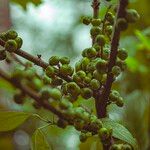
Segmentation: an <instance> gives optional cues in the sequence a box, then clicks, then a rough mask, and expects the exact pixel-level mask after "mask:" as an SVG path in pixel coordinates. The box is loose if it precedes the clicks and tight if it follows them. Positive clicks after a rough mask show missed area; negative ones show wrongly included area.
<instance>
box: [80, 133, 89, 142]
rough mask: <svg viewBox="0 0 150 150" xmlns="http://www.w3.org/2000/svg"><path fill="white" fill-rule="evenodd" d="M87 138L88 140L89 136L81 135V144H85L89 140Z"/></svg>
mask: <svg viewBox="0 0 150 150" xmlns="http://www.w3.org/2000/svg"><path fill="white" fill-rule="evenodd" d="M87 138H88V137H87V135H86V134H85V133H81V134H80V141H81V142H85V141H86V140H87Z"/></svg>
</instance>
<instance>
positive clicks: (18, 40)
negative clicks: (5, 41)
mask: <svg viewBox="0 0 150 150" xmlns="http://www.w3.org/2000/svg"><path fill="white" fill-rule="evenodd" d="M15 41H16V43H17V49H20V48H21V46H22V44H23V40H22V38H20V37H17V38H15Z"/></svg>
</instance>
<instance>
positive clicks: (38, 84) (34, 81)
mask: <svg viewBox="0 0 150 150" xmlns="http://www.w3.org/2000/svg"><path fill="white" fill-rule="evenodd" d="M31 84H32V88H33V89H34V90H37V91H39V90H40V89H41V88H42V86H43V82H42V81H41V80H40V79H39V78H38V77H34V78H33V79H32V82H31Z"/></svg>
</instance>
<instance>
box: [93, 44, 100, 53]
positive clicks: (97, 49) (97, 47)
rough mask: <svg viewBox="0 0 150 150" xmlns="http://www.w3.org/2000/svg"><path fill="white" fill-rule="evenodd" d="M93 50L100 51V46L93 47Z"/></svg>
mask: <svg viewBox="0 0 150 150" xmlns="http://www.w3.org/2000/svg"><path fill="white" fill-rule="evenodd" d="M93 48H95V49H96V51H97V52H99V51H100V46H99V45H98V44H97V43H95V44H94V45H93Z"/></svg>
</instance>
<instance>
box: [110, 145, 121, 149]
mask: <svg viewBox="0 0 150 150" xmlns="http://www.w3.org/2000/svg"><path fill="white" fill-rule="evenodd" d="M110 150H121V149H120V146H119V145H117V144H113V145H112V146H111V148H110Z"/></svg>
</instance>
